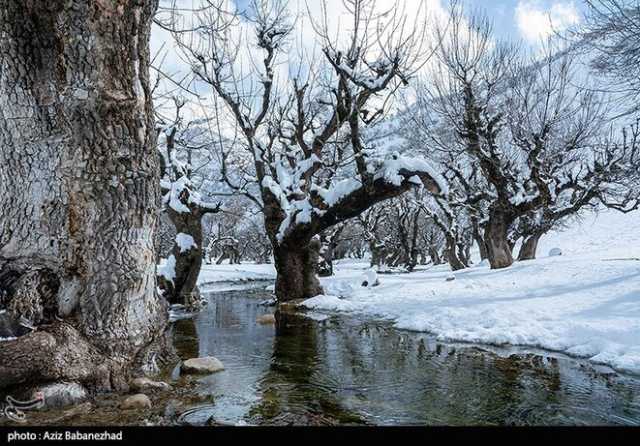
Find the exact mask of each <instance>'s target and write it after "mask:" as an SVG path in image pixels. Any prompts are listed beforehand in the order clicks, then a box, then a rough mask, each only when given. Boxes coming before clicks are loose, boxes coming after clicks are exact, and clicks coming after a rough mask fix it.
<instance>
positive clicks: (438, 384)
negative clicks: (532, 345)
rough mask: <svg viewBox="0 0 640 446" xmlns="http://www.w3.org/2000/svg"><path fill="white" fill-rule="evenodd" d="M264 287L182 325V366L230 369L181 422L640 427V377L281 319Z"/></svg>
mask: <svg viewBox="0 0 640 446" xmlns="http://www.w3.org/2000/svg"><path fill="white" fill-rule="evenodd" d="M269 297H270V295H269V293H268V292H265V291H263V290H262V289H254V290H245V291H238V290H232V291H225V292H214V293H209V294H208V300H209V304H208V306H207V308H206V309H205V311H204V312H202V313H201V314H199V315H198V316H196V317H195V318H194V319H185V320H180V321H177V322H176V323H175V326H174V330H175V333H174V334H175V341H176V346H177V349H178V352H179V354H180V356H182V357H183V358H187V357H194V356H209V355H211V356H216V357H217V358H219V359H220V360H221V361H222V362H223V363H224V364H225V367H226V370H225V371H223V372H221V373H218V374H215V375H211V376H209V377H206V378H201V379H199V380H198V383H197V385H196V388H195V391H196V392H197V393H199V394H200V395H201V396H202V397H207V398H211V400H212V401H213V403H211V404H205V405H201V406H199V407H195V408H193V409H190V410H187V411H185V412H184V413H182V414H181V415H180V423H184V424H189V425H202V424H211V423H212V421H215V422H216V423H222V424H285V425H286V424H307V425H308V424H313V425H316V424H319V425H324V424H327V425H332V424H333V425H335V424H374V425H479V424H481V425H640V379H639V378H638V377H632V376H625V375H622V374H620V373H617V372H615V371H613V370H611V369H609V368H608V367H602V366H597V365H593V364H590V363H588V362H587V361H581V360H576V359H572V358H569V357H566V356H564V355H561V354H554V353H550V352H544V351H536V350H531V349H529V350H527V349H520V348H501V347H491V346H475V345H464V344H443V343H440V342H436V341H435V340H434V339H433V337H432V336H430V335H428V334H420V333H410V332H403V331H399V330H397V329H394V328H393V327H392V326H391V325H390V324H388V323H376V322H371V321H366V320H361V319H358V318H357V317H353V316H348V317H347V316H336V315H331V316H329V315H322V314H318V313H306V314H290V313H286V314H284V315H283V320H284V323H282V324H280V326H279V328H278V334H277V336H276V328H275V327H274V326H272V325H268V326H264V325H259V324H257V323H256V318H257V317H259V316H261V315H263V314H266V313H270V312H271V313H272V312H274V309H273V308H268V307H263V306H260V305H259V303H260V301H261V300H263V299H267V298H269Z"/></svg>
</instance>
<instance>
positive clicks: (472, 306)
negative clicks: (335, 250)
mask: <svg viewBox="0 0 640 446" xmlns="http://www.w3.org/2000/svg"><path fill="white" fill-rule="evenodd" d="M552 248H559V249H561V250H562V252H563V255H562V256H558V257H549V256H548V253H549V251H550V250H551V249H552ZM538 253H539V259H538V260H534V261H529V262H518V263H516V264H514V266H513V267H511V268H508V269H505V270H500V271H492V270H490V269H489V265H488V264H487V262H482V263H480V262H477V263H476V265H474V266H473V267H471V268H469V269H467V270H463V271H458V272H456V273H455V280H454V281H447V278H448V277H450V276H451V274H452V273H451V271H450V270H449V268H448V267H447V266H439V267H435V268H433V267H422V269H420V268H418V270H417V271H416V272H414V273H411V274H381V275H379V276H378V278H379V280H380V285H379V286H378V287H375V288H363V287H362V286H361V285H362V279H363V276H364V275H365V274H366V273H367V271H368V270H369V269H370V267H369V264H368V263H367V262H364V261H360V260H346V261H340V262H336V263H335V264H334V269H335V271H336V275H335V276H334V277H331V278H326V279H322V282H323V286H324V289H325V293H326V295H324V296H317V297H314V298H312V299H309V300H307V301H305V302H304V303H303V305H304V306H305V307H307V308H309V309H311V310H313V312H314V315H316V316H317V313H324V314H331V313H333V312H340V313H344V314H353V315H356V314H357V315H359V316H364V317H367V318H371V319H379V320H389V321H392V322H393V323H394V324H395V326H396V327H397V328H399V329H405V330H412V331H420V332H428V333H431V334H433V335H434V336H435V337H436V338H437V339H439V340H442V341H454V342H460V341H462V342H471V343H484V344H498V345H504V344H512V345H517V346H529V347H536V348H544V349H547V350H553V351H559V352H564V353H566V354H569V355H573V356H577V357H582V358H588V359H590V360H591V361H593V362H595V363H600V364H605V365H608V366H611V367H613V368H615V369H617V370H620V371H624V372H630V373H636V374H640V260H638V259H639V258H640V212H636V213H631V214H627V215H625V214H621V213H617V212H613V211H611V212H603V213H601V214H600V215H591V216H588V217H585V218H584V219H583V221H582V223H581V224H579V223H576V224H573V225H572V227H570V228H569V229H568V230H566V231H564V232H561V233H553V234H549V235H547V236H546V237H543V238H542V239H541V240H540V246H539V250H538ZM274 278H275V269H274V267H273V265H256V264H250V263H247V264H242V265H205V266H203V270H202V272H201V275H200V279H199V283H200V285H206V284H212V283H214V284H215V283H219V284H220V283H223V282H233V283H235V284H245V283H246V282H248V281H253V280H273V279H274ZM238 286H240V285H238Z"/></svg>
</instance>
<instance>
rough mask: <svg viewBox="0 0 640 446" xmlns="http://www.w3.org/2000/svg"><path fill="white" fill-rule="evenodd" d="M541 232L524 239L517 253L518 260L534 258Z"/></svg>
mask: <svg viewBox="0 0 640 446" xmlns="http://www.w3.org/2000/svg"><path fill="white" fill-rule="evenodd" d="M541 237H542V234H533V235H530V236H528V237H526V238H525V239H524V241H523V242H522V246H521V247H520V252H519V253H518V260H519V261H524V260H534V259H535V258H536V252H537V251H538V242H539V241H540V238H541Z"/></svg>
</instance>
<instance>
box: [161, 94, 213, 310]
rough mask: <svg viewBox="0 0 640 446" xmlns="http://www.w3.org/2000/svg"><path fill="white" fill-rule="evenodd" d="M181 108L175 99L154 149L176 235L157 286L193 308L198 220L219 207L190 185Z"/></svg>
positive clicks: (188, 143) (199, 251)
mask: <svg viewBox="0 0 640 446" xmlns="http://www.w3.org/2000/svg"><path fill="white" fill-rule="evenodd" d="M183 106H184V101H182V100H180V99H177V98H176V99H175V109H176V117H175V119H174V120H173V122H172V123H171V124H170V125H167V126H165V128H164V131H163V136H164V138H163V139H164V141H161V144H160V145H159V146H158V150H159V152H160V166H161V172H162V179H161V182H160V185H161V190H162V194H163V199H162V202H163V204H164V207H165V211H166V212H167V214H168V216H169V218H170V220H171V222H172V223H173V225H174V227H175V232H176V235H175V239H174V244H173V248H172V250H171V254H170V255H169V257H168V258H167V259H166V261H165V264H164V265H163V266H162V267H161V268H160V269H159V271H158V285H159V288H160V289H161V290H162V292H163V295H164V297H165V298H166V299H167V300H168V301H169V302H170V303H172V304H184V305H187V306H188V307H192V308H197V307H198V306H199V302H200V293H199V290H198V286H197V283H198V276H199V274H200V269H201V268H202V260H203V257H204V246H203V244H204V237H203V232H202V219H203V218H204V216H205V215H208V214H215V213H217V212H219V211H220V207H221V204H220V203H216V204H213V203H209V202H207V201H206V200H204V199H203V198H202V196H201V194H200V192H199V190H198V187H197V186H196V185H195V184H194V182H193V178H192V177H193V172H192V166H191V164H192V159H191V151H192V150H194V146H193V144H196V142H195V141H194V139H195V138H191V137H190V130H191V128H190V126H188V125H187V126H184V125H183V122H182V117H181V109H182V107H183ZM191 136H193V135H191ZM204 146H207V144H204ZM182 152H186V153H182ZM181 156H182V157H183V159H181ZM185 157H186V158H185Z"/></svg>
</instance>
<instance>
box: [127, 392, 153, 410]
mask: <svg viewBox="0 0 640 446" xmlns="http://www.w3.org/2000/svg"><path fill="white" fill-rule="evenodd" d="M120 409H122V410H130V409H151V400H150V399H149V397H148V396H147V395H145V394H144V393H139V394H137V395H131V396H129V397H127V398H125V400H124V401H123V402H122V404H120Z"/></svg>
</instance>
